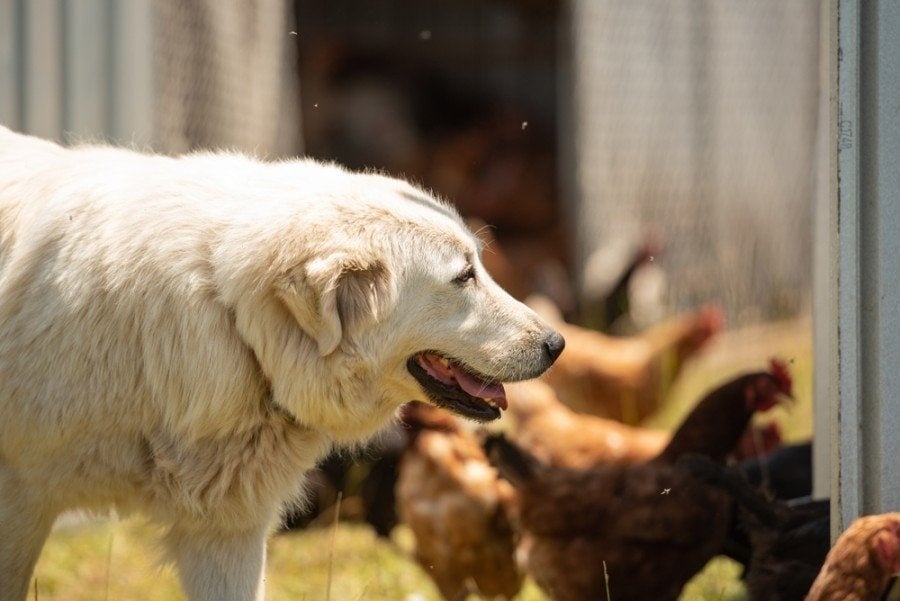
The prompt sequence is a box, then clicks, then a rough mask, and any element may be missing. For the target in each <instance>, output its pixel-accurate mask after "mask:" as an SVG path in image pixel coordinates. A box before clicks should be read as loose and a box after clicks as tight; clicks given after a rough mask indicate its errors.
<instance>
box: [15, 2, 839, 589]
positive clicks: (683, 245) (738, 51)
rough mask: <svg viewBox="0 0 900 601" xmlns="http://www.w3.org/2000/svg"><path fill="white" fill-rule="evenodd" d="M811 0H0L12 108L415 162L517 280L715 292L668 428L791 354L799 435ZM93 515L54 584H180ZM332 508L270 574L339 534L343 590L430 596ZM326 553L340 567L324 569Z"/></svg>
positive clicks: (808, 279) (605, 318) (226, 141)
mask: <svg viewBox="0 0 900 601" xmlns="http://www.w3.org/2000/svg"><path fill="white" fill-rule="evenodd" d="M822 10H824V9H823V8H822V3H821V2H819V1H818V0H791V1H789V2H785V1H783V0H755V1H754V2H741V1H739V0H670V1H666V2H660V1H654V0H568V1H564V0H384V1H375V0H371V1H370V0H330V1H329V2H320V1H318V0H293V1H292V0H253V1H251V0H246V1H238V0H233V1H232V0H229V1H222V0H191V1H183V0H0V123H3V124H4V125H6V126H8V127H11V128H13V129H16V130H20V131H25V132H29V133H33V134H35V135H38V136H41V137H46V138H50V139H56V140H59V141H61V142H64V143H82V142H95V141H108V142H112V143H116V144H122V145H127V146H132V147H136V148H140V149H146V150H153V151H157V152H162V153H172V154H177V153H182V152H186V151H190V150H193V149H200V148H204V149H205V148H227V149H239V150H242V151H245V152H248V153H251V154H255V155H258V156H261V157H266V158H279V157H287V156H294V155H298V154H306V155H309V156H313V157H317V158H320V159H325V160H334V161H337V162H340V163H342V164H345V165H347V166H349V167H352V168H355V169H376V170H379V171H384V172H388V173H390V174H394V175H397V176H401V177H406V178H409V179H411V180H414V181H416V182H418V183H420V184H421V185H423V186H425V187H426V188H429V189H431V190H433V191H434V192H435V193H437V194H438V195H440V196H443V197H444V198H446V199H448V200H449V201H451V202H453V203H454V204H455V205H456V206H457V207H459V209H460V211H461V212H462V214H463V215H464V216H465V217H467V218H468V219H470V220H471V223H472V224H473V227H474V228H475V229H478V228H481V227H482V226H485V225H486V226H489V228H488V229H486V230H484V232H485V233H484V234H483V235H485V236H487V237H490V238H492V239H493V240H494V241H495V243H496V252H491V251H489V253H488V254H487V255H486V261H488V263H489V268H491V269H492V270H494V272H495V277H496V279H497V280H498V281H500V283H501V284H503V285H504V286H505V287H506V288H507V289H508V290H509V291H510V292H511V293H513V294H514V295H515V296H517V297H519V298H521V299H523V300H524V299H531V300H532V301H535V302H547V303H549V304H550V305H551V306H552V307H553V310H554V311H557V312H558V314H559V315H560V316H561V317H563V318H565V319H566V320H567V321H569V322H571V323H573V324H578V325H581V326H584V327H587V328H591V329H595V330H599V331H601V332H604V333H606V334H608V335H611V336H624V337H628V336H635V335H637V334H638V333H640V332H643V331H645V330H646V329H647V328H649V327H651V326H653V325H655V324H659V323H660V322H663V321H665V320H666V319H669V318H671V317H672V316H675V315H679V314H682V313H684V312H687V311H693V310H697V309H699V308H700V307H703V306H715V307H718V308H720V309H721V311H722V313H723V314H724V316H725V319H726V321H727V327H726V328H725V330H724V331H722V332H721V333H719V336H718V337H717V338H716V339H715V340H714V341H713V342H712V343H711V344H710V345H708V346H707V347H705V348H704V350H703V352H702V353H700V354H699V355H698V356H697V357H696V358H695V359H694V362H693V363H691V364H690V365H688V366H687V367H686V368H685V370H684V372H683V373H682V374H681V377H680V380H679V382H678V383H677V384H675V385H674V386H673V387H672V388H671V389H667V391H666V395H665V398H664V399H663V400H664V403H662V404H661V406H660V407H659V408H658V411H656V412H654V414H653V415H650V416H648V417H647V418H646V420H644V421H643V422H642V423H643V424H644V425H648V426H654V427H659V428H670V427H671V426H672V425H674V424H675V423H677V420H678V419H679V418H680V417H681V416H682V415H684V413H685V412H686V411H687V410H688V409H689V408H690V406H691V404H692V403H693V402H694V401H695V400H696V394H697V391H698V390H701V389H703V388H705V387H707V386H708V384H709V383H710V382H713V381H718V380H720V379H722V378H724V377H726V376H728V375H730V374H732V373H735V372H736V371H739V370H741V369H744V368H747V367H759V366H760V365H762V364H763V362H764V361H765V359H766V358H767V357H769V356H770V355H773V354H781V355H782V356H785V357H786V358H787V359H788V360H789V361H790V362H791V364H792V370H793V371H794V372H795V377H796V380H797V394H798V397H799V399H798V403H797V406H796V407H794V409H793V410H792V412H791V413H790V414H787V413H785V414H783V415H780V416H779V418H778V419H779V420H780V421H781V422H782V426H783V428H784V430H785V437H786V440H789V441H805V440H808V439H809V438H810V437H811V435H812V431H813V412H812V343H811V340H812V321H811V303H812V272H813V265H812V262H813V258H812V251H813V241H812V234H813V224H812V219H813V206H814V204H815V200H816V198H817V194H820V193H822V192H821V183H820V178H821V170H820V169H819V167H818V166H819V165H820V162H821V161H820V155H821V145H822V144H823V141H822V140H823V136H825V135H828V131H827V127H826V128H825V129H826V131H823V126H822V123H823V122H824V120H823V116H822V115H823V113H822V107H823V106H824V105H823V100H822V99H823V95H822V92H821V82H822V80H823V79H822V74H821V70H822V69H823V66H822V59H821V57H822V53H821V51H820V48H821V47H822V44H823V42H822V40H821V39H820V35H821V30H822V27H821V22H822V18H823V17H822V14H821V11H822ZM535 299H537V300H535ZM718 328H719V326H716V330H718ZM826 423H827V422H826ZM825 486H826V488H825V490H827V483H826V485H825ZM98 528H100V529H99V530H91V531H89V532H87V533H83V532H81V531H74V532H73V531H63V532H61V533H60V534H58V535H57V538H55V539H54V541H52V542H51V546H50V548H49V551H48V552H47V553H45V556H44V558H43V559H42V563H41V565H40V566H39V568H38V577H39V579H43V580H44V581H45V586H46V590H45V591H43V592H44V594H42V598H45V597H46V598H54V599H82V598H85V599H88V598H101V597H98V596H97V593H96V591H98V590H101V589H102V588H103V587H106V588H105V590H106V591H107V593H106V594H107V596H108V598H115V597H116V596H115V595H113V596H112V597H109V587H110V578H113V585H112V586H113V590H114V591H116V590H122V591H128V590H129V588H128V587H130V586H142V585H143V586H147V587H150V588H153V587H155V588H156V589H157V590H158V591H161V592H159V593H158V595H159V596H158V597H152V598H160V599H163V598H171V597H170V596H166V595H174V594H175V593H174V592H172V591H174V588H172V587H173V586H174V585H172V584H165V583H166V582H169V581H168V580H163V581H159V582H156V581H155V577H154V576H152V575H151V576H146V575H143V574H147V573H150V574H152V573H153V571H152V568H150V567H148V566H149V564H148V562H146V561H144V560H143V559H135V557H136V556H142V555H143V554H150V553H151V552H150V551H146V550H144V551H134V552H133V553H132V552H131V549H132V546H133V545H140V543H139V542H136V541H135V539H139V538H140V537H139V536H136V533H138V534H140V533H142V530H141V529H142V528H144V527H143V526H126V527H125V529H124V530H122V529H117V528H118V527H117V526H110V525H108V524H107V525H104V526H102V527H98ZM346 528H348V530H346V531H342V532H345V533H346V538H343V539H342V541H343V542H340V543H334V542H333V541H332V542H331V543H329V542H328V539H327V538H325V535H323V534H321V533H313V534H309V533H307V534H304V535H301V537H300V538H298V539H297V540H296V541H294V542H284V540H285V539H279V540H278V541H276V542H275V543H273V544H274V545H275V547H274V555H273V557H274V559H273V563H274V564H275V565H276V566H280V567H278V569H279V570H280V571H281V572H285V573H288V574H289V573H292V572H299V571H300V569H299V568H298V566H303V568H302V569H303V570H304V571H305V572H306V573H307V574H310V573H312V574H313V575H312V576H309V577H308V578H307V579H306V580H307V582H306V583H305V584H300V583H297V582H294V581H291V580H290V579H289V576H284V575H275V574H273V575H272V576H271V577H270V581H272V579H274V584H273V585H272V587H273V588H272V590H274V591H275V593H273V594H276V595H283V596H276V597H274V598H285V599H287V598H323V595H322V594H321V592H322V587H324V586H326V584H325V583H324V580H323V578H324V576H323V575H322V570H323V566H324V565H325V564H326V563H327V562H328V561H330V559H329V557H330V555H329V553H328V550H329V549H331V550H334V549H335V548H336V549H337V553H339V554H343V555H344V556H347V557H352V558H353V559H348V560H347V561H348V563H347V564H346V565H345V566H344V567H346V568H347V570H346V571H347V572H348V573H347V574H344V575H343V577H344V578H346V579H350V578H351V577H350V575H349V572H350V571H352V572H353V573H354V574H356V576H354V577H353V578H356V579H357V580H352V582H349V583H347V584H346V585H345V586H347V587H349V588H346V589H343V590H344V593H343V594H341V595H336V597H335V598H348V599H349V598H368V599H382V598H385V599H386V598H406V599H410V600H412V599H431V598H438V597H437V596H436V593H435V592H434V590H433V589H431V588H430V586H431V585H430V584H429V583H428V581H427V579H426V578H424V577H423V576H421V575H419V576H410V575H409V574H408V570H409V566H410V565H411V564H409V562H408V558H407V554H408V552H409V545H410V544H411V543H410V542H409V540H408V533H404V532H403V531H401V532H400V534H399V535H396V536H395V537H394V540H393V541H392V542H388V543H385V542H384V541H381V540H380V539H379V540H378V541H375V540H370V538H369V537H370V535H369V533H368V532H363V531H362V530H359V529H358V527H357V526H352V525H349V524H348V525H347V526H346ZM354 528H356V529H354ZM304 536H305V538H303V537H304ZM316 537H318V538H316ZM398 537H399V538H398ZM404 537H405V538H404ZM354 541H361V542H359V544H356V543H355V542H354ZM294 543H296V546H290V545H291V544H294ZM78 544H80V545H81V547H82V548H86V549H89V551H88V553H94V554H95V556H96V557H95V561H93V563H91V564H90V566H91V567H89V568H87V570H88V572H85V573H82V574H81V576H79V578H82V580H83V581H84V582H87V583H88V584H89V585H90V583H94V584H95V585H96V587H97V588H94V589H91V588H90V586H87V588H85V587H83V586H82V585H80V584H79V585H77V586H75V585H73V584H72V582H74V580H73V579H72V577H71V576H70V571H67V570H80V569H83V568H75V567H73V566H75V565H84V562H83V559H84V558H83V556H82V555H81V554H79V552H76V551H74V550H73V549H76V548H77V545H78ZM54 545H56V546H54ZM335 545H337V546H336V547H335ZM378 545H384V546H383V547H378ZM343 547H347V548H343ZM138 548H140V547H138ZM148 548H149V547H148ZM372 549H376V551H372ZM48 556H49V558H48ZM76 558H78V560H77V563H76ZM341 561H343V560H341ZM132 564H136V565H138V567H134V566H133V565H132ZM145 564H147V565H145ZM357 564H359V565H357ZM373 565H374V566H381V567H372V566H373ZM67 566H68V567H67ZM351 566H352V567H351ZM132 569H133V570H134V572H133V573H132V572H131V571H130V570H132ZM91 570H93V571H91ZM714 571H716V574H715V575H714V576H713V577H711V578H712V580H710V583H701V584H699V585H697V586H699V587H700V589H702V591H701V590H700V589H693V591H694V592H692V593H689V594H688V593H686V595H687V596H685V597H684V598H700V599H703V598H709V599H713V598H727V599H731V598H734V599H738V598H742V596H741V595H743V593H742V592H741V591H742V589H741V587H740V585H739V584H738V583H737V581H736V574H737V571H736V568H734V566H730V565H725V566H724V567H721V566H720V567H717V568H715V570H714ZM110 573H112V574H113V575H112V576H110ZM359 574H365V577H364V578H362V580H359V578H361V577H359V576H358V575H359ZM723 574H724V575H723ZM341 578H342V572H341V571H340V568H338V570H337V572H336V573H335V579H336V581H335V582H336V584H335V586H341V585H340V584H339V583H340V579H341ZM133 582H137V583H138V584H137V585H134V584H133ZM160 582H162V583H163V584H160ZM172 582H174V580H173V581H172ZM346 582H347V581H346V580H345V583H346ZM142 583H143V584H142ZM327 586H329V587H330V586H331V582H330V575H329V581H328V584H327ZM73 587H74V588H73ZM79 587H80V588H79ZM116 587H119V588H116ZM167 587H168V588H167ZM304 587H307V588H304ZM316 587H318V588H316ZM354 587H355V588H354ZM270 588H271V587H270ZM76 589H78V590H76ZM336 590H337V589H336ZM84 591H87V592H84ZM92 591H93V592H92ZM166 591H168V592H166ZM154 594H157V593H154ZM54 595H56V596H54ZM80 595H84V596H80ZM122 595H124V596H125V597H127V593H124V592H123V593H122ZM304 595H305V596H304ZM143 598H147V599H150V598H151V597H149V596H147V597H143ZM522 598H531V599H540V598H542V597H540V593H538V592H537V591H536V590H534V589H533V588H532V589H526V591H525V592H524V593H523V596H522Z"/></svg>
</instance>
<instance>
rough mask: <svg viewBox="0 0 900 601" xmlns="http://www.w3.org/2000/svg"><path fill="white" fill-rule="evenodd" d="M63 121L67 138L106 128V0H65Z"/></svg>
mask: <svg viewBox="0 0 900 601" xmlns="http://www.w3.org/2000/svg"><path fill="white" fill-rule="evenodd" d="M63 17H64V25H63V27H64V32H65V34H64V36H63V39H64V44H65V45H64V52H65V55H64V60H63V62H64V64H65V73H64V77H65V79H64V83H65V86H64V87H65V107H64V108H65V112H64V115H63V124H64V127H65V134H66V137H67V138H68V139H69V140H68V141H73V139H74V140H77V139H80V138H85V137H96V136H98V135H99V134H101V133H105V132H107V131H108V130H109V110H110V107H109V102H108V100H109V95H108V94H107V86H108V85H109V83H108V81H109V79H110V73H109V64H110V56H109V55H110V44H109V35H108V33H109V25H108V22H109V13H108V12H107V4H106V0H65V2H64V3H63Z"/></svg>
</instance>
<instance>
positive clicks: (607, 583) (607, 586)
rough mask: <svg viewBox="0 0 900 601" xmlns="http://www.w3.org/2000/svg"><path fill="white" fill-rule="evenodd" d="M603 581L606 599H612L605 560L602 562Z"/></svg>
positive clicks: (609, 600)
mask: <svg viewBox="0 0 900 601" xmlns="http://www.w3.org/2000/svg"><path fill="white" fill-rule="evenodd" d="M603 583H604V584H605V585H606V601H612V597H611V596H610V594H609V572H607V571H606V562H605V561H604V562H603Z"/></svg>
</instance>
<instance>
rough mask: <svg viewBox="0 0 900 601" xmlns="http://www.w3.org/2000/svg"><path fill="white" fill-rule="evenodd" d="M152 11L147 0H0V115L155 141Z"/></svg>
mask: <svg viewBox="0 0 900 601" xmlns="http://www.w3.org/2000/svg"><path fill="white" fill-rule="evenodd" d="M151 16H152V10H151V3H150V0H128V1H127V2H118V1H116V0H0V122H2V123H3V124H5V125H7V126H9V127H11V128H13V129H17V130H21V131H26V132H29V133H33V134H35V135H38V136H41V137H45V138H50V139H55V140H61V141H72V140H79V139H84V138H88V139H97V138H106V139H110V140H117V141H120V142H127V143H137V144H142V145H143V144H148V143H150V142H152V133H153V70H152V48H153V40H152V34H151V22H152V18H151Z"/></svg>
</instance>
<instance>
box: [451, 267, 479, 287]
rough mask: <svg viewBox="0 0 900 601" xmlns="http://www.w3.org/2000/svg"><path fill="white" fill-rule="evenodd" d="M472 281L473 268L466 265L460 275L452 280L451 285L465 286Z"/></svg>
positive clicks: (473, 278)
mask: <svg viewBox="0 0 900 601" xmlns="http://www.w3.org/2000/svg"><path fill="white" fill-rule="evenodd" d="M474 280H475V268H474V267H473V266H471V265H466V268H465V269H463V271H462V273H460V274H459V275H458V276H456V277H455V278H454V279H453V283H454V284H459V285H462V284H465V283H467V282H470V281H474Z"/></svg>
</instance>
